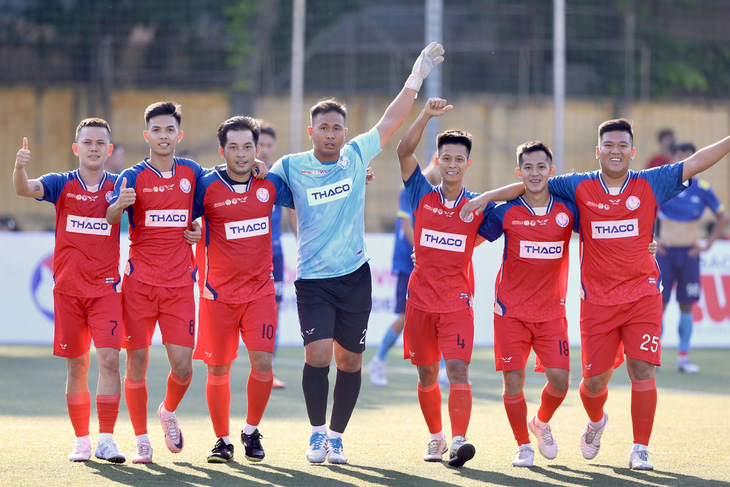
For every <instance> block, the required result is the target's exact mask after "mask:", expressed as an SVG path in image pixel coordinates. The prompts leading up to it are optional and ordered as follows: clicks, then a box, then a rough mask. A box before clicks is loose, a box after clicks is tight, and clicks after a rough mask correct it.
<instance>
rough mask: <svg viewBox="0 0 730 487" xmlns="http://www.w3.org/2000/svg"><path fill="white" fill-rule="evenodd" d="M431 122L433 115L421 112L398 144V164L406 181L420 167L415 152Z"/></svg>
mask: <svg viewBox="0 0 730 487" xmlns="http://www.w3.org/2000/svg"><path fill="white" fill-rule="evenodd" d="M429 120H431V115H428V114H427V113H426V112H425V110H423V111H421V113H419V114H418V117H417V118H416V120H415V122H413V124H412V125H411V126H410V127H408V130H406V133H405V134H404V135H403V138H402V139H401V140H400V142H399V143H398V148H397V149H396V153H397V154H398V162H399V163H400V174H401V177H402V178H403V180H404V181H407V180H408V178H410V177H411V174H413V171H415V170H416V167H417V166H418V159H416V156H415V151H416V147H418V143H419V142H420V141H421V137H422V136H423V131H424V130H425V129H426V125H428V121H429Z"/></svg>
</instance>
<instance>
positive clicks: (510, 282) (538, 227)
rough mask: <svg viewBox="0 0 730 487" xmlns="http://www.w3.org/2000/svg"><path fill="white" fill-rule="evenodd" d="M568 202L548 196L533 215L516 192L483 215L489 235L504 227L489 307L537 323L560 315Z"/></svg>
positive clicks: (571, 213)
mask: <svg viewBox="0 0 730 487" xmlns="http://www.w3.org/2000/svg"><path fill="white" fill-rule="evenodd" d="M577 215H578V210H577V209H576V207H575V205H574V204H573V203H570V202H568V201H565V200H562V199H560V198H556V197H551V198H550V202H549V204H548V206H547V208H546V211H545V214H543V215H538V214H536V212H535V210H534V209H533V208H531V207H530V205H528V204H527V202H525V200H524V199H522V198H517V199H516V200H512V201H507V202H505V203H501V204H499V205H497V206H496V207H495V208H494V210H492V211H491V212H490V213H489V214H488V215H487V222H488V224H489V229H488V237H489V240H496V239H497V238H499V237H500V236H501V235H502V234H503V233H504V253H503V255H502V267H501V268H500V270H499V273H498V274H497V280H496V284H495V291H494V312H495V313H496V314H498V315H500V316H507V317H512V318H517V319H519V320H521V321H526V322H532V323H541V322H546V321H551V320H555V319H558V318H562V317H564V316H565V295H566V293H567V290H568V247H569V246H570V237H571V234H572V232H573V229H575V230H576V231H577V224H578V219H577V218H576V217H577Z"/></svg>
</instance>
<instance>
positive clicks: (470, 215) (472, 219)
mask: <svg viewBox="0 0 730 487" xmlns="http://www.w3.org/2000/svg"><path fill="white" fill-rule="evenodd" d="M459 218H461V220H462V221H463V222H466V223H471V222H472V221H474V212H471V213H469V216H467V217H466V218H464V217H462V216H461V214H459Z"/></svg>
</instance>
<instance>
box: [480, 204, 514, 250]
mask: <svg viewBox="0 0 730 487" xmlns="http://www.w3.org/2000/svg"><path fill="white" fill-rule="evenodd" d="M490 205H492V207H491V208H490V207H489V206H487V208H485V209H484V220H483V221H482V224H481V225H479V232H478V233H479V235H481V236H482V237H484V238H486V239H487V240H489V241H490V242H494V241H495V240H497V239H498V238H499V237H501V236H502V234H503V233H504V224H503V222H504V215H505V213H507V210H508V209H509V208H510V206H511V205H510V203H509V202H503V203H499V204H496V205H495V204H494V203H492V202H490Z"/></svg>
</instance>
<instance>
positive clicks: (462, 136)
mask: <svg viewBox="0 0 730 487" xmlns="http://www.w3.org/2000/svg"><path fill="white" fill-rule="evenodd" d="M471 142H472V137H471V134H470V133H469V132H467V131H466V130H460V129H450V130H446V131H444V132H441V133H440V134H438V135H437V136H436V147H437V148H438V151H439V155H441V147H443V146H444V145H446V144H457V145H463V146H464V147H466V157H467V158H468V157H469V154H471Z"/></svg>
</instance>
